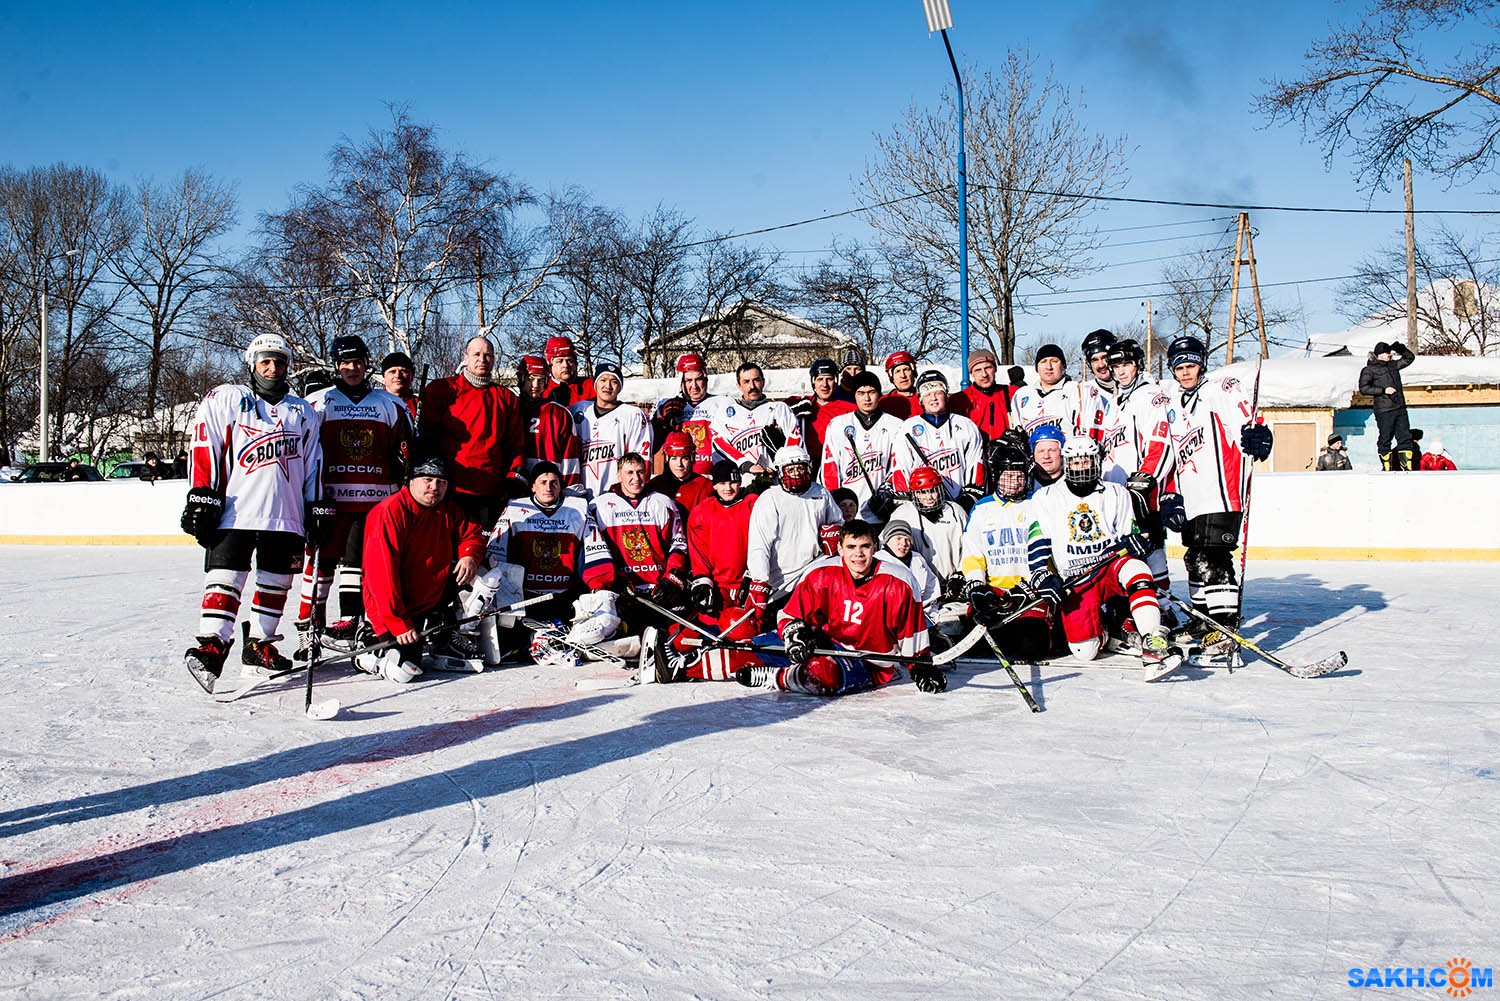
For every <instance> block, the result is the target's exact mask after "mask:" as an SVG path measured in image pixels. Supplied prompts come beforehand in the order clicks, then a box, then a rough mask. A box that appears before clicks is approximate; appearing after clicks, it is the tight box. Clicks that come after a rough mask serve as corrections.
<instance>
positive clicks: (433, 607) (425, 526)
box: [354, 456, 484, 684]
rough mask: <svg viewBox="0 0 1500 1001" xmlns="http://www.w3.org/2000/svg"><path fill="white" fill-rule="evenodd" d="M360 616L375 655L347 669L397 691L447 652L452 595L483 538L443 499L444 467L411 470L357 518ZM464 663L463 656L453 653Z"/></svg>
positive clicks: (474, 566) (478, 555) (422, 464)
mask: <svg viewBox="0 0 1500 1001" xmlns="http://www.w3.org/2000/svg"><path fill="white" fill-rule="evenodd" d="M364 546H365V579H364V591H365V615H366V616H367V617H368V618H369V620H370V626H371V627H372V628H373V629H374V630H375V638H376V641H377V642H381V643H388V644H390V646H389V647H387V648H385V649H383V650H374V651H370V652H367V653H362V654H359V655H357V656H356V657H355V658H354V666H355V667H357V668H359V669H360V670H362V671H365V672H368V673H370V674H376V675H379V676H381V677H383V678H386V679H387V680H389V681H394V682H397V683H398V684H405V683H407V682H409V681H411V680H412V679H413V678H415V677H417V676H418V675H420V674H421V673H422V658H423V655H424V654H426V653H427V652H429V651H432V652H438V651H444V650H446V649H448V648H449V644H450V641H451V640H452V631H451V630H443V629H441V628H437V627H440V626H441V624H442V623H444V622H448V623H451V622H453V621H454V620H455V619H456V618H457V615H456V610H455V607H454V606H455V604H456V600H457V597H458V588H460V587H465V586H467V585H468V584H470V583H471V582H472V581H473V580H474V578H475V576H476V575H477V574H478V573H479V567H480V561H481V560H482V559H483V558H484V530H483V529H482V528H480V527H479V525H478V524H477V523H475V522H473V521H471V520H469V517H468V515H466V514H465V513H464V511H463V509H462V508H461V507H459V505H458V504H456V503H455V502H454V501H453V500H452V499H450V498H449V497H448V464H447V463H446V462H445V461H444V460H443V459H441V458H439V457H437V456H430V457H427V458H424V459H421V460H419V461H418V462H416V463H415V464H414V465H413V466H412V471H411V480H410V482H408V483H407V484H406V486H404V487H402V488H401V489H400V490H399V491H397V492H396V493H394V494H392V495H391V496H389V497H387V498H386V499H385V500H383V501H381V502H380V503H379V504H377V505H375V509H374V510H372V511H371V512H370V513H369V515H367V516H366V518H365V539H364ZM454 652H455V653H456V654H458V655H459V656H460V657H466V654H465V652H464V649H463V648H455V649H454Z"/></svg>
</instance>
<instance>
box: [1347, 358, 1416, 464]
mask: <svg viewBox="0 0 1500 1001" xmlns="http://www.w3.org/2000/svg"><path fill="white" fill-rule="evenodd" d="M1393 356H1394V357H1393ZM1416 357H1417V356H1416V355H1414V354H1412V352H1411V350H1410V349H1408V348H1407V347H1406V345H1404V344H1387V343H1385V342H1384V341H1381V342H1380V343H1379V344H1376V345H1375V350H1373V351H1371V352H1370V359H1369V361H1367V362H1366V363H1365V367H1364V368H1362V369H1360V370H1359V391H1360V392H1361V393H1364V394H1365V395H1366V396H1368V397H1370V399H1371V400H1373V401H1374V404H1373V409H1374V411H1375V426H1376V427H1377V428H1378V429H1379V431H1380V437H1379V440H1378V441H1377V442H1376V446H1375V447H1376V449H1377V451H1379V453H1380V466H1381V468H1382V469H1415V468H1416V449H1415V447H1414V446H1413V445H1412V439H1411V423H1410V422H1409V421H1408V420H1407V416H1406V394H1404V393H1403V392H1402V391H1401V370H1402V369H1403V368H1405V367H1406V366H1408V365H1410V364H1411V363H1412V362H1413V361H1415V360H1416ZM1392 439H1394V441H1395V446H1394V448H1393V447H1392Z"/></svg>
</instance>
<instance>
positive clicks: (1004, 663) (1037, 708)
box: [984, 629, 1042, 713]
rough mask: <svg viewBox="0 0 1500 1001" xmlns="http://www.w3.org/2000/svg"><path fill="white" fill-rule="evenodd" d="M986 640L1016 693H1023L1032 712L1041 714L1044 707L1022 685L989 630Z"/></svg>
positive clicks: (985, 631) (985, 635) (1022, 696)
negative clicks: (1014, 687) (1008, 676)
mask: <svg viewBox="0 0 1500 1001" xmlns="http://www.w3.org/2000/svg"><path fill="white" fill-rule="evenodd" d="M984 638H985V639H987V640H989V642H990V649H991V650H993V651H995V659H996V660H998V661H999V662H1000V666H1001V667H1003V668H1005V673H1006V674H1008V675H1010V680H1011V684H1013V685H1015V686H1016V691H1018V692H1020V693H1021V698H1022V699H1024V700H1025V701H1026V705H1027V706H1029V707H1030V708H1031V711H1032V712H1034V713H1039V712H1041V711H1042V707H1041V706H1039V705H1037V704H1036V699H1034V698H1032V697H1031V689H1029V688H1027V687H1026V686H1025V685H1023V684H1021V678H1020V676H1019V675H1017V674H1016V669H1015V668H1014V667H1013V666H1011V663H1010V661H1009V660H1006V659H1005V651H1003V650H1001V649H1000V644H999V643H996V642H995V637H993V636H991V635H990V631H989V630H988V629H986V630H984Z"/></svg>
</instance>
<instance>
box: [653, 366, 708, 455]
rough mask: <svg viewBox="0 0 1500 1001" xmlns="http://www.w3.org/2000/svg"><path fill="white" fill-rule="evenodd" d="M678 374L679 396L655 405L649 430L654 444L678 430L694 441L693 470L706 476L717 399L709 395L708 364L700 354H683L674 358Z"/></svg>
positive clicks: (663, 440) (664, 439)
mask: <svg viewBox="0 0 1500 1001" xmlns="http://www.w3.org/2000/svg"><path fill="white" fill-rule="evenodd" d="M677 375H678V377H679V381H680V384H681V386H682V395H680V396H670V397H668V398H666V399H665V400H662V401H660V402H659V403H657V405H656V410H655V412H654V413H653V414H652V415H651V429H652V431H653V432H655V437H656V440H657V441H661V442H665V441H666V440H667V437H668V436H669V435H670V434H671V433H672V432H673V431H681V432H683V433H684V434H686V435H687V436H688V437H689V438H691V439H692V440H693V452H694V458H693V470H694V471H695V472H697V473H699V474H706V473H707V472H708V471H709V469H710V468H712V467H713V463H714V458H715V456H714V448H713V428H712V424H711V419H712V415H713V413H714V412H715V410H716V408H717V407H718V405H719V403H720V398H719V397H716V396H712V395H710V394H709V392H708V363H707V362H706V361H704V358H703V356H702V355H700V354H693V353H689V354H685V355H681V356H679V357H678V359H677Z"/></svg>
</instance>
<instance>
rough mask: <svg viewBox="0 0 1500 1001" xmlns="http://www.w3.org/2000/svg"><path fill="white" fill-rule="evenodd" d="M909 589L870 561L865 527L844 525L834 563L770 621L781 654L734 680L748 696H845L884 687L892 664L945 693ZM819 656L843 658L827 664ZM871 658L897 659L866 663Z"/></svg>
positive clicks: (892, 567) (890, 567)
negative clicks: (753, 691) (834, 652)
mask: <svg viewBox="0 0 1500 1001" xmlns="http://www.w3.org/2000/svg"><path fill="white" fill-rule="evenodd" d="M915 587H916V584H915V581H914V580H913V578H912V576H911V574H910V573H909V572H908V571H907V570H906V568H905V567H903V566H902V565H901V564H900V563H899V562H897V561H894V560H888V559H880V558H879V557H877V556H876V553H875V532H874V529H872V528H871V527H870V525H869V523H868V522H864V521H859V520H855V521H850V522H846V523H845V524H844V526H843V527H842V528H841V529H840V530H839V541H838V555H837V556H831V557H828V558H826V559H824V560H821V561H819V562H818V563H817V564H816V565H815V566H814V567H813V568H812V569H811V570H809V571H808V572H807V573H806V574H805V575H804V576H803V577H802V579H801V581H800V582H798V584H797V586H796V587H795V588H794V589H793V590H792V597H791V600H790V601H788V602H787V604H786V607H785V608H783V609H782V610H781V613H780V615H779V616H778V618H777V628H778V630H779V631H780V633H781V640H782V643H783V645H784V647H785V650H786V652H785V654H784V655H778V654H776V653H771V652H761V653H758V656H759V657H760V659H761V661H762V663H760V664H756V665H751V666H746V667H742V668H740V670H739V671H738V672H736V674H735V680H736V681H738V682H739V683H740V684H742V685H745V686H747V687H752V688H775V689H779V690H781V691H787V692H804V693H806V694H809V695H844V694H847V693H849V692H857V691H859V690H861V689H865V688H873V687H878V686H880V685H885V684H888V683H889V682H891V681H892V680H894V679H895V677H896V675H897V664H900V663H904V664H906V665H907V666H908V670H909V671H910V672H911V678H912V681H914V682H915V683H916V686H917V688H918V689H920V690H921V691H924V692H941V691H944V690H945V689H947V687H948V681H947V679H946V678H945V677H944V676H943V672H942V671H941V670H940V669H939V668H937V667H935V666H934V665H933V663H932V656H931V653H930V652H929V650H928V644H927V617H926V615H925V614H924V613H923V611H922V606H921V605H920V604H919V603H918V601H917V599H916V595H915V591H914V589H915ZM774 638H775V637H772V636H763V637H758V638H757V639H758V641H766V642H769V641H771V640H774ZM819 649H838V650H848V651H850V655H849V656H830V655H828V654H820V653H818V652H817V651H818V650H819ZM872 653H873V654H892V655H894V656H895V657H897V658H899V659H898V660H892V661H882V660H878V659H872V658H870V657H869V655H870V654H872Z"/></svg>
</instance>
